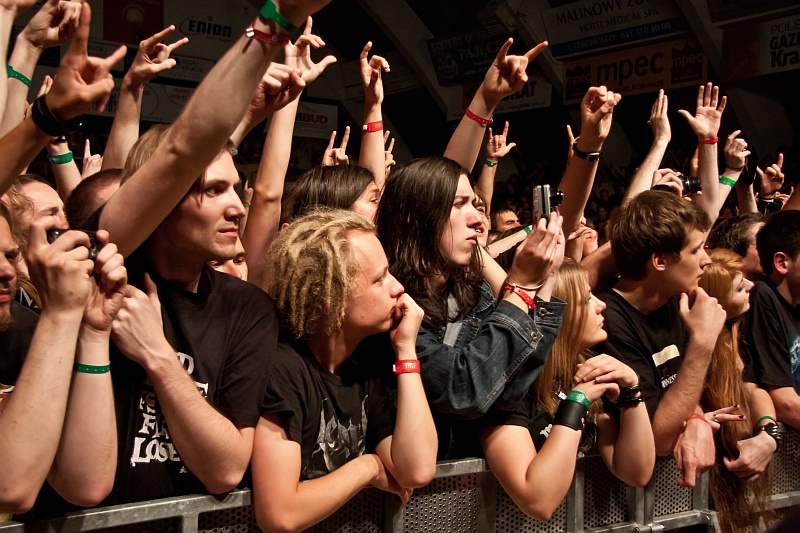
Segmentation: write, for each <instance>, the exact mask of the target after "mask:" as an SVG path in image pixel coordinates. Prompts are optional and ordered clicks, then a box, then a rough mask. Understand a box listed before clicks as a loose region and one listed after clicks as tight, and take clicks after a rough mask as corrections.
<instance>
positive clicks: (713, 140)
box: [697, 137, 719, 144]
mask: <svg viewBox="0 0 800 533" xmlns="http://www.w3.org/2000/svg"><path fill="white" fill-rule="evenodd" d="M718 142H719V137H712V138H710V139H700V140H699V141H697V144H717V143H718Z"/></svg>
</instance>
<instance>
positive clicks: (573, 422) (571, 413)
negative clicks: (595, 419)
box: [553, 400, 589, 431]
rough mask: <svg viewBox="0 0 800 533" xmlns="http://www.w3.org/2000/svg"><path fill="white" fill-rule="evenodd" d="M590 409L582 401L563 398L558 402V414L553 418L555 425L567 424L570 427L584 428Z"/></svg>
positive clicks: (580, 429)
mask: <svg viewBox="0 0 800 533" xmlns="http://www.w3.org/2000/svg"><path fill="white" fill-rule="evenodd" d="M588 416H589V410H588V409H586V408H585V407H584V406H583V404H582V403H580V402H574V401H572V400H561V403H559V404H558V410H557V411H556V416H555V417H554V418H553V425H554V426H567V427H568V428H572V429H577V430H579V431H582V430H583V426H584V424H585V423H586V418H587V417H588Z"/></svg>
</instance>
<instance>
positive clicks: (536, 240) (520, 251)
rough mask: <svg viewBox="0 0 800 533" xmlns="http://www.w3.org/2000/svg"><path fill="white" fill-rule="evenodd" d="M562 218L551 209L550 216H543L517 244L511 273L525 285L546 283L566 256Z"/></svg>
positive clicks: (514, 279)
mask: <svg viewBox="0 0 800 533" xmlns="http://www.w3.org/2000/svg"><path fill="white" fill-rule="evenodd" d="M562 223H563V218H562V217H561V215H559V214H558V213H555V212H553V213H551V214H550V218H549V220H548V219H547V218H545V217H541V218H540V219H539V222H538V223H537V224H536V226H535V227H534V228H533V231H531V232H530V233H529V234H528V236H527V237H526V238H525V240H524V241H522V244H520V245H519V247H518V248H517V252H516V255H515V256H514V263H513V264H512V265H511V269H510V270H509V273H508V277H509V279H510V280H511V281H513V282H514V283H517V284H519V285H522V286H525V287H537V286H541V285H542V284H544V282H545V281H547V280H548V279H549V278H550V277H551V276H552V275H553V270H554V269H555V270H556V271H557V270H558V267H559V266H560V265H561V262H562V261H563V260H564V234H563V233H562V231H561V225H562Z"/></svg>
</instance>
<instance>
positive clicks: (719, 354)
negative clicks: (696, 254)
mask: <svg viewBox="0 0 800 533" xmlns="http://www.w3.org/2000/svg"><path fill="white" fill-rule="evenodd" d="M708 256H709V257H710V258H711V263H710V264H709V265H707V266H706V267H705V269H703V277H702V278H701V279H700V287H702V288H703V290H705V291H706V292H707V293H708V294H709V295H711V296H713V297H714V298H716V299H717V300H718V301H719V303H720V304H722V305H723V306H725V305H726V304H727V303H728V301H729V298H730V293H731V289H732V288H733V280H734V279H735V278H736V276H737V275H738V274H740V273H741V270H742V268H743V266H744V263H743V261H742V257H741V256H740V255H738V254H737V253H735V252H732V251H731V250H727V249H724V248H717V249H715V250H711V251H709V253H708ZM738 338H739V323H738V322H736V321H734V322H733V323H731V324H730V325H729V327H725V328H723V329H722V332H721V333H720V334H719V337H717V344H716V346H715V347H714V352H713V353H712V355H711V369H712V371H711V374H710V375H709V376H708V378H707V379H706V384H705V387H704V389H703V404H704V408H705V409H706V410H709V411H711V410H716V409H720V408H722V407H729V406H731V405H739V406H740V407H739V410H740V412H741V413H742V414H743V415H744V416H745V420H744V421H742V422H728V423H725V424H721V427H720V430H719V431H718V432H717V434H716V437H715V439H716V441H717V463H716V464H715V465H714V468H712V469H711V480H710V481H711V483H710V488H711V498H712V500H713V501H714V507H715V509H716V511H717V516H718V517H719V520H720V525H721V528H722V530H723V531H747V530H750V529H752V530H753V531H757V530H758V529H759V528H758V515H757V514H755V513H753V512H752V509H751V503H750V499H749V498H748V496H749V492H750V490H752V493H753V496H754V497H753V498H752V500H753V503H755V505H756V506H757V507H758V510H759V511H760V512H761V513H762V515H763V518H764V520H765V521H766V522H767V524H768V523H769V522H770V521H771V520H772V519H774V514H773V513H772V512H771V507H770V505H769V496H770V493H771V483H770V479H769V470H767V471H765V472H764V473H763V474H761V476H760V477H759V478H758V479H757V480H756V481H754V482H752V483H747V484H746V483H745V482H744V481H742V480H741V479H739V478H738V477H737V476H736V475H735V474H733V473H731V472H730V471H729V470H728V469H727V468H726V467H725V465H724V463H723V461H722V457H723V456H724V457H729V458H731V459H736V458H737V457H739V448H738V446H737V443H738V442H739V441H740V440H744V439H749V438H750V437H752V436H753V428H752V426H751V424H753V423H754V420H752V419H751V417H750V406H749V405H748V403H747V394H746V390H745V384H744V378H743V376H742V369H741V367H740V362H741V359H740V355H739V343H738Z"/></svg>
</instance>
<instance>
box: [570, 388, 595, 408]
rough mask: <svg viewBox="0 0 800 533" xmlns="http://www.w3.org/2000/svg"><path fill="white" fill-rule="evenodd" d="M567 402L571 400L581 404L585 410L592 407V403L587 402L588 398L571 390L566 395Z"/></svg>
mask: <svg viewBox="0 0 800 533" xmlns="http://www.w3.org/2000/svg"><path fill="white" fill-rule="evenodd" d="M566 399H567V400H571V401H573V402H577V403H582V404H583V406H584V407H585V408H587V409H588V408H589V406H590V405H592V402H590V401H589V398H587V397H586V395H585V394H584V393H582V392H581V391H579V390H575V389H572V390H571V391H569V394H567V398H566Z"/></svg>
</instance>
